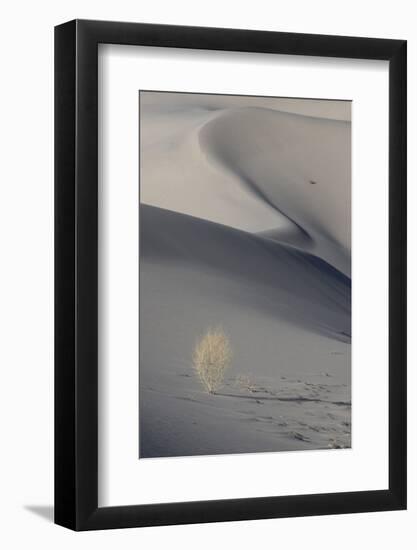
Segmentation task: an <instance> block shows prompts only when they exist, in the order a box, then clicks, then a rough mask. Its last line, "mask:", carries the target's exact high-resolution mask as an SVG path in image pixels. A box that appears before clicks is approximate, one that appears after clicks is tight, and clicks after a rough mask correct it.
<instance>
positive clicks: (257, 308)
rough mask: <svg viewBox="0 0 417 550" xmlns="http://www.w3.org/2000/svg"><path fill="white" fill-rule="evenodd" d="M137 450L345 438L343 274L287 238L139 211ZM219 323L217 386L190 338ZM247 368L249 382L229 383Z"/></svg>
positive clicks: (315, 443) (199, 450)
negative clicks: (221, 363) (210, 388)
mask: <svg viewBox="0 0 417 550" xmlns="http://www.w3.org/2000/svg"><path fill="white" fill-rule="evenodd" d="M140 224H141V225H140V228H141V232H140V233H141V268H140V289H141V290H140V312H141V317H140V388H141V391H140V403H141V415H140V422H141V424H140V425H141V430H140V433H141V436H140V438H141V439H140V441H141V456H142V457H153V456H179V455H184V454H218V453H232V452H262V451H277V450H294V449H308V448H310V449H311V448H328V447H334V446H349V444H350V427H349V426H350V389H349V388H350V378H349V368H348V364H349V357H350V355H349V354H350V345H349V341H350V309H349V308H350V281H349V279H348V278H347V277H345V276H344V275H343V274H342V273H340V272H338V271H337V270H335V269H334V268H333V267H331V266H330V265H329V264H327V263H326V262H324V261H323V260H321V259H319V258H316V257H314V256H312V255H310V254H308V253H305V252H302V251H299V250H296V249H295V248H293V247H291V246H287V245H284V244H279V243H276V242H274V241H271V240H268V239H265V238H262V237H259V236H256V235H251V234H248V233H246V232H242V231H239V230H235V229H232V228H229V227H225V226H222V225H219V224H214V223H211V222H207V221H204V220H200V219H196V218H193V217H190V216H186V215H181V214H178V213H175V212H169V211H165V210H162V209H157V208H154V207H150V206H146V205H142V206H141V210H140ZM219 324H221V326H222V327H223V329H224V330H225V332H226V333H227V334H228V335H229V336H230V341H231V345H232V346H233V350H234V360H233V367H232V370H231V372H230V373H229V377H228V379H227V381H226V385H225V387H224V388H223V390H222V391H221V392H220V395H217V396H210V395H206V394H204V392H203V388H202V387H201V386H200V384H199V382H198V380H197V379H196V377H195V376H194V375H193V370H192V359H191V357H192V349H193V346H194V344H195V341H196V339H197V338H198V337H199V336H200V335H201V334H203V333H204V331H205V330H206V329H207V327H208V326H216V325H219ZM240 373H249V375H250V376H251V377H252V379H253V381H254V384H255V385H256V387H257V388H258V390H259V391H257V392H256V393H250V394H248V393H247V392H245V391H242V390H241V389H240V388H238V387H236V384H235V379H236V376H238V375H239V374H240Z"/></svg>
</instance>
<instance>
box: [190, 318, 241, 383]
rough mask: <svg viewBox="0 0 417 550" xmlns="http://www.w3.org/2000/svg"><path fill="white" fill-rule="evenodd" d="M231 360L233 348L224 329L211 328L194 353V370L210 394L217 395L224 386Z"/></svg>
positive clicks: (198, 342) (200, 340) (198, 343)
mask: <svg viewBox="0 0 417 550" xmlns="http://www.w3.org/2000/svg"><path fill="white" fill-rule="evenodd" d="M231 360H232V348H231V346H230V342H229V339H228V338H227V336H226V335H225V333H224V332H223V330H222V328H221V327H217V328H209V329H208V331H207V332H206V334H204V336H202V337H201V338H200V339H199V340H198V341H197V343H196V345H195V348H194V353H193V365H194V370H195V372H196V373H197V375H198V377H199V379H200V381H201V383H202V384H203V386H204V388H205V390H206V391H207V392H208V393H215V392H216V391H217V390H218V389H219V388H220V387H221V386H222V384H223V379H224V374H225V371H226V370H227V369H228V368H229V367H230V364H231Z"/></svg>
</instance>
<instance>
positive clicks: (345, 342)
mask: <svg viewBox="0 0 417 550" xmlns="http://www.w3.org/2000/svg"><path fill="white" fill-rule="evenodd" d="M55 197H56V200H55V220H56V225H55V267H56V272H55V303H56V312H55V522H56V523H57V524H60V525H63V526H65V527H68V528H71V529H74V530H91V529H107V528H123V527H140V526H151V525H168V524H179V523H199V522H214V521H236V520H249V519H262V518H279V517H289V516H306V515H323V514H340V513H353V512H370V511H382V510H401V509H405V507H406V42H405V41H404V40H386V39H377V38H356V37H340V36H320V35H306V34H288V33H280V32H264V31H248V30H237V29H216V28H195V27H177V26H164V25H148V24H141V23H140V24H139V23H116V22H104V21H80V20H76V21H70V22H68V23H65V24H63V25H60V26H58V27H56V29H55Z"/></svg>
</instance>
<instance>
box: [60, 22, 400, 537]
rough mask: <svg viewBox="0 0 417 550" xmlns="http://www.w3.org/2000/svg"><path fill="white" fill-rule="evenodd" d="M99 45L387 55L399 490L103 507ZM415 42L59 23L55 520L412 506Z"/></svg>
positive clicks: (392, 428) (189, 519)
mask: <svg viewBox="0 0 417 550" xmlns="http://www.w3.org/2000/svg"><path fill="white" fill-rule="evenodd" d="M98 44H123V45H145V46H160V47H172V48H173V47H175V48H192V49H203V50H213V51H214V50H227V51H240V52H258V53H270V54H290V55H303V56H321V57H337V58H355V59H374V60H388V61H389V488H388V489H387V490H377V491H358V492H348V493H334V494H305V495H296V496H273V497H262V498H244V499H232V500H218V501H200V502H182V503H168V504H151V505H148V504H147V505H137V506H118V507H99V506H98V498H97V494H98V467H97V464H98V444H97V434H98V410H97V405H98V349H97V336H98V328H97V327H98V314H97V308H98V289H97V278H98V150H97V149H98V132H97V128H98V62H97V58H98V56H97V53H98ZM406 46H407V44H406V41H404V40H387V39H374V38H355V37H342V36H322V35H312V34H293V33H280V32H265V31H252V30H236V29H219V28H198V27H181V26H165V25H148V24H142V23H118V22H106V21H85V20H74V21H70V22H68V23H64V24H62V25H59V26H57V27H56V28H55V523H57V524H59V525H62V526H65V527H68V528H70V529H74V530H77V531H79V530H92V529H108V528H124V527H140V526H151V525H169V524H184V523H199V522H215V521H236V520H249V519H261V518H280V517H289V516H309V515H323V514H341V513H352V512H371V511H383V510H401V509H405V508H406V113H407V109H406Z"/></svg>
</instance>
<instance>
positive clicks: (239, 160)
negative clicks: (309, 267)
mask: <svg viewBox="0 0 417 550" xmlns="http://www.w3.org/2000/svg"><path fill="white" fill-rule="evenodd" d="M142 116H143V120H142V135H143V139H142V147H143V153H142V168H141V178H142V180H143V181H146V186H143V188H142V193H141V198H142V202H144V203H146V204H150V205H153V206H159V207H162V208H166V209H169V210H174V211H177V212H181V213H184V214H189V215H192V216H195V217H199V218H202V219H207V220H210V221H214V222H217V223H222V224H225V225H229V226H232V227H235V228H237V229H242V230H245V231H250V232H260V233H266V234H268V236H269V237H270V238H274V239H276V240H279V241H281V240H284V241H286V242H291V243H292V244H294V245H296V246H300V247H302V248H303V249H305V250H310V251H311V252H313V253H314V254H315V255H317V256H320V257H322V258H323V259H325V260H326V261H327V262H329V263H331V264H332V265H334V266H335V267H337V268H338V269H339V270H341V271H343V272H344V273H345V274H347V275H349V274H350V185H349V181H350V123H349V122H347V121H343V120H330V119H324V118H317V117H311V116H305V115H299V114H294V113H285V112H281V111H277V110H273V109H270V108H268V109H267V108H263V107H262V108H260V107H256V106H251V107H242V108H238V109H236V108H235V109H231V108H228V109H209V108H207V107H206V108H200V109H198V108H196V107H195V106H194V107H193V108H189V109H188V110H187V109H185V108H183V109H180V108H179V107H178V106H177V108H173V107H171V109H170V110H169V111H166V110H164V111H162V113H161V112H159V111H155V109H153V110H152V109H151V110H150V111H148V112H147V111H146V110H144V112H143V115H142ZM161 124H163V125H164V131H163V132H162V131H161ZM156 136H157V137H156ZM311 182H313V183H311Z"/></svg>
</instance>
